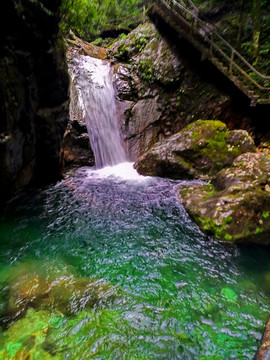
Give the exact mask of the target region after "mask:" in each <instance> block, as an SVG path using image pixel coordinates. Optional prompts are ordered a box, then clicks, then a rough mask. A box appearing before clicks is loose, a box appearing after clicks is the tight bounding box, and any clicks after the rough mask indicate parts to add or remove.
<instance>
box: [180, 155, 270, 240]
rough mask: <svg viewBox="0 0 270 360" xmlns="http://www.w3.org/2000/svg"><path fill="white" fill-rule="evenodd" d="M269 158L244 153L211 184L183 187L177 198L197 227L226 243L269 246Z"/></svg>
mask: <svg viewBox="0 0 270 360" xmlns="http://www.w3.org/2000/svg"><path fill="white" fill-rule="evenodd" d="M269 172H270V159H269V157H267V156H264V155H262V154H256V153H255V154H254V153H245V154H242V155H240V156H238V157H237V158H236V159H235V160H234V162H233V164H232V166H231V167H230V168H228V169H224V170H222V171H220V172H219V173H218V174H217V176H216V177H215V179H213V181H212V184H206V185H192V186H184V187H182V188H181V190H180V198H181V201H182V202H183V204H184V206H185V208H186V209H187V211H188V212H189V213H190V215H191V216H192V217H193V218H194V220H195V221H196V222H197V224H198V225H199V226H200V228H201V229H202V230H203V231H205V232H206V233H208V234H210V235H213V236H214V237H216V238H217V239H222V240H227V241H229V242H236V243H241V242H249V243H256V244H265V245H268V244H270V178H269Z"/></svg>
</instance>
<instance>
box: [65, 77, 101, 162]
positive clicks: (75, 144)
mask: <svg viewBox="0 0 270 360" xmlns="http://www.w3.org/2000/svg"><path fill="white" fill-rule="evenodd" d="M61 155H62V161H63V165H64V166H68V165H83V166H93V165H95V159H94V154H93V151H92V149H91V146H90V142H89V135H88V132H87V127H86V122H85V118H84V112H83V108H82V106H81V104H80V101H79V98H78V92H77V90H76V86H75V84H74V83H73V82H72V81H71V83H70V104H69V121H68V125H67V129H66V131H65V134H64V139H63V142H62V147H61Z"/></svg>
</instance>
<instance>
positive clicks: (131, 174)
mask: <svg viewBox="0 0 270 360" xmlns="http://www.w3.org/2000/svg"><path fill="white" fill-rule="evenodd" d="M87 173H88V175H89V176H90V177H96V178H100V179H106V178H116V179H121V180H127V181H130V180H131V181H136V182H143V181H146V180H148V179H150V177H149V176H143V175H139V174H138V172H137V171H136V170H135V169H134V167H133V163H131V162H124V163H119V164H117V165H114V166H106V167H104V168H102V169H98V170H88V172H87Z"/></svg>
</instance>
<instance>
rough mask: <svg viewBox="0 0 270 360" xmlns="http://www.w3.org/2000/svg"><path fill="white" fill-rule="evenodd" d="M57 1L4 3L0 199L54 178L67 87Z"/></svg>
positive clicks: (64, 120)
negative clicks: (40, 181)
mask: <svg viewBox="0 0 270 360" xmlns="http://www.w3.org/2000/svg"><path fill="white" fill-rule="evenodd" d="M60 3H61V1H60V0H44V1H43V2H42V4H43V6H40V4H39V2H29V1H26V0H22V1H12V0H7V1H6V2H5V11H2V12H1V15H0V24H1V25H0V38H1V39H0V40H1V44H2V46H1V50H0V51H1V56H0V59H1V60H0V117H1V124H0V199H3V198H5V197H7V196H8V195H9V194H10V193H12V192H13V191H14V190H16V189H18V188H20V187H22V186H24V185H26V184H27V183H28V182H29V181H30V180H31V179H32V178H33V177H34V176H35V177H36V178H39V179H42V181H49V180H52V179H55V178H56V177H57V176H59V171H60V144H61V140H62V137H63V133H64V131H65V128H66V123H67V114H68V113H67V111H68V83H69V80H68V75H67V69H66V62H65V49H64V45H63V43H62V41H60V40H59V37H58V23H59V18H58V16H57V13H58V10H59V6H60Z"/></svg>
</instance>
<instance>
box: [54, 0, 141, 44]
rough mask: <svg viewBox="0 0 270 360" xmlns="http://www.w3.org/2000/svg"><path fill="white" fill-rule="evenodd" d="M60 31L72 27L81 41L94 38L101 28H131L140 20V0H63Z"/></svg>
mask: <svg viewBox="0 0 270 360" xmlns="http://www.w3.org/2000/svg"><path fill="white" fill-rule="evenodd" d="M61 12H62V16H61V18H62V21H61V30H62V32H63V33H64V35H66V34H68V32H69V30H72V31H73V32H74V33H75V34H76V35H77V36H79V37H81V38H83V39H85V40H93V39H95V38H98V37H99V36H100V35H101V34H102V32H103V31H108V30H115V31H117V30H119V29H126V30H128V29H129V28H130V27H134V25H137V24H138V23H140V22H141V20H142V16H143V12H142V0H122V1H121V2H120V1H117V0H64V1H63V3H62V9H61Z"/></svg>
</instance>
